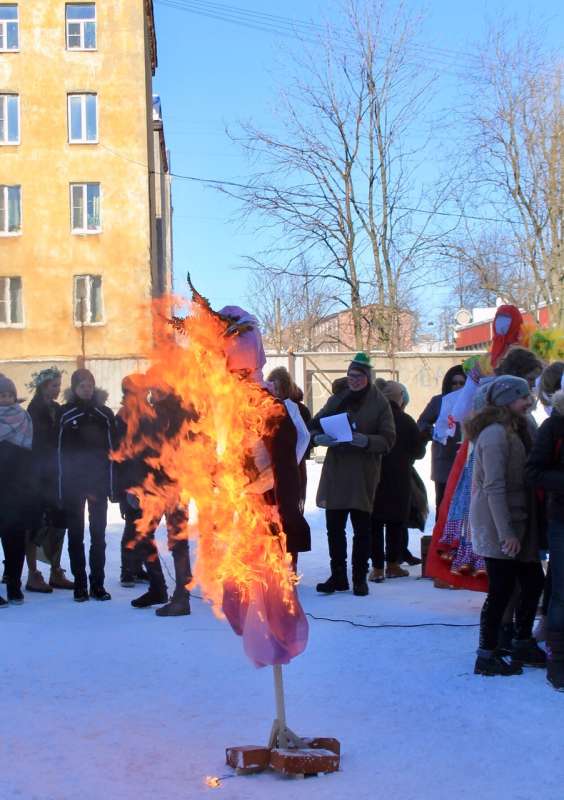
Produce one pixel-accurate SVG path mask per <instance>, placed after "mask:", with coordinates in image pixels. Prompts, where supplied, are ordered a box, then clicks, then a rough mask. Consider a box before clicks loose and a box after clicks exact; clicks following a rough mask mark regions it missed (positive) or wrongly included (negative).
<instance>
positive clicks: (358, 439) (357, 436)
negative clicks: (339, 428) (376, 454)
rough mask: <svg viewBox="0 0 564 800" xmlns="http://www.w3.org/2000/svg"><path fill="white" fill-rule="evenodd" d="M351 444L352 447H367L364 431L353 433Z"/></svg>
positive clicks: (366, 437)
mask: <svg viewBox="0 0 564 800" xmlns="http://www.w3.org/2000/svg"><path fill="white" fill-rule="evenodd" d="M351 444H352V445H354V447H368V436H367V435H366V434H365V433H353V438H352V442H351Z"/></svg>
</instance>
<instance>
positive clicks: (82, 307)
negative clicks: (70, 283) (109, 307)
mask: <svg viewBox="0 0 564 800" xmlns="http://www.w3.org/2000/svg"><path fill="white" fill-rule="evenodd" d="M73 305H74V323H75V325H99V324H100V323H102V322H103V321H104V304H103V298H102V276H101V275H75V276H74V303H73Z"/></svg>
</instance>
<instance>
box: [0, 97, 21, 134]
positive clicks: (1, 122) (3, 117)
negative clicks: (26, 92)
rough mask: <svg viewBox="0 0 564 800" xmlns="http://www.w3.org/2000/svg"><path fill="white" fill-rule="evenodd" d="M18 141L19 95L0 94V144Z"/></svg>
mask: <svg viewBox="0 0 564 800" xmlns="http://www.w3.org/2000/svg"><path fill="white" fill-rule="evenodd" d="M19 143H20V97H19V95H17V94H0V144H19Z"/></svg>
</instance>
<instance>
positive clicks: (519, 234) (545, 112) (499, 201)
mask: <svg viewBox="0 0 564 800" xmlns="http://www.w3.org/2000/svg"><path fill="white" fill-rule="evenodd" d="M562 78H563V64H562V61H561V60H560V61H559V59H558V58H557V57H556V56H553V55H551V54H550V53H547V52H545V50H544V49H543V46H542V43H541V42H540V39H539V36H538V35H537V34H535V33H534V32H528V33H527V34H526V35H524V36H521V37H520V38H518V39H517V40H516V41H515V40H512V28H511V26H510V25H508V24H507V23H503V24H501V25H498V26H497V27H496V28H495V29H492V30H491V32H490V34H489V37H488V40H487V43H486V46H485V47H484V49H483V52H482V54H481V67H480V70H479V73H478V74H477V76H476V77H475V80H474V84H473V108H472V110H471V112H470V115H469V120H468V121H469V124H470V125H471V129H472V131H473V134H474V138H473V150H472V155H473V161H472V170H473V172H472V175H471V176H470V180H468V182H467V185H468V186H469V188H470V193H471V197H472V200H471V203H472V202H473V203H474V207H479V208H480V209H481V212H482V213H484V209H485V208H486V209H487V208H490V209H493V211H495V215H496V217H497V218H498V219H500V220H502V223H501V224H502V230H503V237H504V239H505V243H506V252H505V260H506V261H507V260H508V259H509V258H513V259H514V262H513V266H514V269H513V271H512V270H511V269H507V268H503V265H502V264H501V263H499V260H497V259H496V260H497V261H498V263H497V267H499V268H500V270H501V272H499V273H497V274H494V273H491V272H490V271H489V270H490V268H491V266H492V263H491V260H489V267H488V263H487V262H488V259H486V260H484V259H483V254H482V255H480V254H478V253H477V251H476V247H475V246H472V247H471V248H470V250H465V252H464V256H463V257H464V260H465V263H469V262H472V261H474V260H475V259H474V256H476V255H478V256H479V257H478V259H477V260H476V268H477V274H478V275H479V276H480V283H481V286H482V288H484V289H486V290H489V289H490V288H491V289H492V290H493V289H494V287H495V288H496V290H497V293H498V294H502V295H504V296H506V297H511V295H512V294H515V289H517V299H519V298H522V296H523V294H524V295H525V297H526V299H527V302H529V303H531V304H532V305H531V306H530V307H533V308H534V304H535V303H536V304H537V305H538V303H539V302H544V303H546V304H547V305H548V306H549V308H550V309H551V312H552V319H553V321H554V322H556V323H557V324H560V325H561V324H563V323H564V260H563V242H562V239H563V233H564V225H563V220H564V201H563V178H564V175H563V171H564V116H563V105H562V89H563V83H562ZM469 206H470V204H468V205H467V206H466V208H468V207H469ZM496 224H497V225H499V224H500V223H496ZM492 277H493V280H492Z"/></svg>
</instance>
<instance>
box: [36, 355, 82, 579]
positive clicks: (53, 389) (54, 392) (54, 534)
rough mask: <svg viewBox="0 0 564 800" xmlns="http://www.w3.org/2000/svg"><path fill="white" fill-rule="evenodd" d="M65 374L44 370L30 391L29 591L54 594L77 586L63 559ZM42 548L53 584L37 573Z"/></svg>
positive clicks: (64, 524) (53, 370)
mask: <svg viewBox="0 0 564 800" xmlns="http://www.w3.org/2000/svg"><path fill="white" fill-rule="evenodd" d="M61 377H62V375H61V372H60V370H58V369H57V367H49V368H48V369H44V370H41V372H38V373H37V374H35V375H34V376H33V379H32V382H31V383H30V384H29V386H30V388H33V389H35V393H34V395H33V397H32V399H31V401H30V403H29V405H28V407H27V411H28V413H29V415H30V417H31V419H32V422H33V445H32V449H31V450H32V458H33V469H32V476H33V505H34V511H35V514H34V520H33V526H32V530H31V536H30V541H29V543H28V545H27V548H26V555H27V564H28V569H29V576H28V580H27V584H26V590H27V591H30V592H41V593H45V592H50V591H52V589H74V583H73V582H72V581H69V580H68V578H66V576H65V571H64V569H62V568H61V555H62V550H63V542H64V537H65V530H66V522H65V519H64V514H63V513H62V512H61V510H60V509H59V508H58V503H57V444H58V437H59V419H60V412H61V406H60V405H59V403H57V397H58V396H59V394H60V391H61ZM38 543H39V544H41V547H42V548H43V552H44V554H45V558H46V559H47V560H48V562H49V564H50V566H51V574H50V576H49V584H48V585H47V584H46V583H45V581H44V580H43V576H42V574H41V572H40V571H39V570H38V569H37V545H38Z"/></svg>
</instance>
